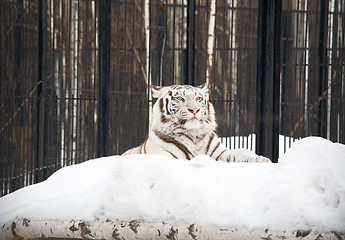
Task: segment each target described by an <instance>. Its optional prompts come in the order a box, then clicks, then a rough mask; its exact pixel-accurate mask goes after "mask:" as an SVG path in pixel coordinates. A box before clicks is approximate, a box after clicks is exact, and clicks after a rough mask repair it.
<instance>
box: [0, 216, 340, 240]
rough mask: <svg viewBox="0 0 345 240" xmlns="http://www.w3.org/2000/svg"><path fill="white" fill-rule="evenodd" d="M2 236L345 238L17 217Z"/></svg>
mask: <svg viewBox="0 0 345 240" xmlns="http://www.w3.org/2000/svg"><path fill="white" fill-rule="evenodd" d="M0 236H1V239H13V238H14V239H30V238H71V239H121V240H124V239H143V240H147V239H170V240H173V239H191V240H192V239H200V240H202V239H215V240H222V239H260V240H261V239H272V240H273V239H279V240H281V239H305V240H307V239H313V240H314V239H325V240H326V239H335V240H339V239H345V235H344V234H341V233H336V232H314V231H312V232H309V231H292V232H286V231H271V230H269V229H255V230H247V229H243V228H241V229H237V228H229V227H219V226H215V225H214V226H198V225H195V224H186V223H174V224H171V223H148V222H142V221H130V222H127V221H110V220H107V221H94V222H91V223H86V222H84V221H76V220H65V221H61V220H60V221H59V220H29V219H16V220H14V221H13V222H11V223H8V224H6V225H4V226H3V227H2V232H1V234H0Z"/></svg>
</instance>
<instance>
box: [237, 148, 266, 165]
mask: <svg viewBox="0 0 345 240" xmlns="http://www.w3.org/2000/svg"><path fill="white" fill-rule="evenodd" d="M232 158H233V160H232V161H231V162H259V163H272V161H271V160H270V159H269V158H266V157H264V156H259V155H256V154H255V153H254V152H252V151H250V150H248V149H237V150H233V151H232Z"/></svg>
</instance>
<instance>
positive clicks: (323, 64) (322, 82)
mask: <svg viewBox="0 0 345 240" xmlns="http://www.w3.org/2000/svg"><path fill="white" fill-rule="evenodd" d="M327 3H328V1H326V0H322V1H321V8H320V14H321V16H320V41H319V63H320V64H319V99H320V100H319V103H318V135H319V136H321V137H326V135H327V99H326V97H327V52H326V51H327V31H328V4H327Z"/></svg>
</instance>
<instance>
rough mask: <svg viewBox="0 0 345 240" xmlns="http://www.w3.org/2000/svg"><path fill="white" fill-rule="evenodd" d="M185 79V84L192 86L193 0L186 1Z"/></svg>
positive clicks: (193, 44)
mask: <svg viewBox="0 0 345 240" xmlns="http://www.w3.org/2000/svg"><path fill="white" fill-rule="evenodd" d="M187 29H188V35H187V78H184V79H185V84H189V85H192V86H193V85H194V46H195V42H194V36H195V0H190V1H188V18H187Z"/></svg>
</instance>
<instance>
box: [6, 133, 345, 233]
mask: <svg viewBox="0 0 345 240" xmlns="http://www.w3.org/2000/svg"><path fill="white" fill-rule="evenodd" d="M16 217H18V218H28V219H61V220H63V219H82V220H84V221H94V220H95V219H97V220H98V219H100V220H106V219H110V220H116V219H120V220H124V221H131V220H144V221H149V222H162V221H164V222H186V223H195V224H199V225H213V224H216V225H220V226H231V227H238V228H246V229H255V228H268V229H276V230H285V231H289V230H297V229H299V230H318V231H338V232H345V145H342V144H338V143H332V142H330V141H328V140H325V139H323V138H319V137H308V138H305V139H302V140H300V141H297V142H295V144H294V145H293V146H292V148H290V149H289V150H288V152H287V153H286V154H284V155H283V156H282V157H281V158H280V159H279V163H278V164H260V163H224V162H216V161H214V160H212V159H211V158H209V157H207V156H198V157H196V158H194V159H192V160H190V161H187V160H176V159H174V158H171V157H165V156H158V155H130V156H125V157H121V156H112V157H105V158H99V159H94V160H89V161H87V162H84V163H81V164H77V165H74V166H70V167H65V168H62V169H60V170H59V171H57V172H56V173H54V174H53V175H52V176H51V177H50V178H49V179H47V180H46V181H44V182H42V183H39V184H36V185H32V186H29V187H25V188H22V189H20V190H18V191H16V192H14V193H11V194H9V195H7V196H4V197H2V198H0V224H1V225H3V224H5V223H8V222H10V221H12V220H13V219H14V218H16Z"/></svg>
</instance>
